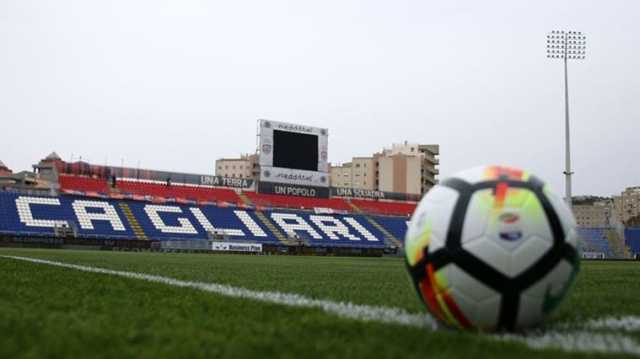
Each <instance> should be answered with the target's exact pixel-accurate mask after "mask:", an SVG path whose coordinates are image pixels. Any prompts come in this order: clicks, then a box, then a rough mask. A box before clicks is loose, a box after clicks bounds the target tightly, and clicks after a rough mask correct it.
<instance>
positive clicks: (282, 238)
mask: <svg viewBox="0 0 640 359" xmlns="http://www.w3.org/2000/svg"><path fill="white" fill-rule="evenodd" d="M255 214H256V217H258V219H259V220H260V222H262V224H264V225H265V227H267V229H268V230H269V231H271V233H273V235H274V236H275V237H276V238H277V239H278V240H279V241H280V242H282V243H284V244H286V245H292V241H290V240H289V239H288V238H287V237H286V236H285V235H284V234H283V233H282V232H281V231H280V230H279V229H278V228H276V225H275V224H273V222H271V220H270V219H269V218H267V216H266V215H265V214H264V212H262V211H258V210H256V211H255Z"/></svg>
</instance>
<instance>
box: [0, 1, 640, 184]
mask: <svg viewBox="0 0 640 359" xmlns="http://www.w3.org/2000/svg"><path fill="white" fill-rule="evenodd" d="M638 14H640V3H639V2H638V1H634V0H627V1H621V0H608V1H595V0H583V1H573V0H572V1H567V0H564V1H562V0H536V1H524V0H523V1H510V0H503V1H495V0H485V1H473V0H469V1H453V0H447V1H426V0H421V1H419V0H416V1H406V0H396V1H350V0H335V1H334V0H324V1H301V0H291V1H282V0H270V1H259V0H256V1H243V0H236V1H195V0H175V1H158V0H153V1H151V0H149V1H142V0H140V1H135V0H126V1H118V0H113V1H87V0H77V1H69V0H55V1H30V0H2V1H0V121H1V124H0V131H1V133H2V140H1V141H0V160H2V161H4V162H5V163H6V164H7V165H8V166H9V167H11V168H13V169H14V170H21V169H28V168H30V165H31V164H32V163H35V162H37V160H38V159H40V158H42V157H43V156H45V155H46V154H47V153H48V152H51V151H52V150H55V151H58V153H59V154H60V155H61V156H62V157H63V158H64V159H66V160H69V159H70V157H71V155H72V154H73V156H74V157H75V158H76V159H77V158H78V156H82V157H83V159H87V160H89V161H91V162H95V163H100V164H102V163H105V162H107V163H109V164H114V165H119V164H120V161H121V159H122V158H124V163H125V165H128V166H137V163H138V161H139V162H140V163H141V166H142V167H145V168H155V169H168V170H175V171H189V172H197V173H213V163H214V161H215V159H216V158H218V157H229V156H237V155H239V154H240V153H244V152H251V151H253V150H254V149H255V134H256V119H258V118H267V119H272V120H278V121H288V122H299V123H304V124H309V125H315V126H323V127H328V128H329V129H330V140H329V141H330V154H329V158H330V160H331V161H332V162H344V161H347V160H349V159H350V157H351V156H354V155H356V156H361V155H369V154H371V153H372V152H374V151H377V150H379V149H381V147H383V146H388V145H390V144H391V143H392V142H401V141H404V140H408V141H413V142H420V143H438V144H440V145H441V174H442V176H443V177H445V176H447V175H450V174H453V173H455V172H456V171H459V170H462V169H465V168H467V167H470V166H474V165H478V164H486V163H500V164H508V165H516V166H521V167H525V168H528V169H530V170H531V171H533V172H534V173H537V174H538V175H539V176H540V177H542V178H544V179H546V180H547V181H548V182H550V183H551V185H552V186H553V187H554V188H555V189H556V191H557V192H560V193H563V192H564V187H563V183H564V182H563V177H562V169H563V166H564V162H563V161H564V157H563V141H564V133H563V129H564V127H563V126H564V125H563V111H564V107H563V106H564V102H563V101H564V99H563V79H562V65H561V62H553V61H550V60H547V58H546V55H545V41H546V38H545V36H546V33H547V32H548V31H550V30H553V29H573V30H578V31H583V32H585V33H586V34H587V36H588V55H587V56H588V59H587V60H586V61H584V62H580V63H572V64H570V68H569V77H570V87H571V88H570V92H571V104H572V109H571V114H572V120H573V123H572V129H573V150H574V157H573V159H574V165H575V171H576V175H575V177H574V193H576V194H602V195H610V194H612V193H618V192H620V191H621V190H622V189H623V188H624V187H625V186H631V185H640V166H639V157H640V156H639V155H640V145H639V140H638V139H639V137H640V109H639V105H640V69H638V64H640V41H638V36H639V35H640V23H639V22H638Z"/></svg>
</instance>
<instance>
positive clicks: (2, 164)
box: [0, 161, 8, 169]
mask: <svg viewBox="0 0 640 359" xmlns="http://www.w3.org/2000/svg"><path fill="white" fill-rule="evenodd" d="M0 168H7V169H8V167H7V166H6V165H5V164H4V162H2V161H0Z"/></svg>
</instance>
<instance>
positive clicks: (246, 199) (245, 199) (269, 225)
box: [238, 192, 293, 245]
mask: <svg viewBox="0 0 640 359" xmlns="http://www.w3.org/2000/svg"><path fill="white" fill-rule="evenodd" d="M238 197H240V200H242V202H243V203H244V204H246V205H248V206H253V205H254V204H253V201H252V200H251V198H249V197H248V196H247V195H246V194H244V192H239V193H238ZM255 214H256V217H258V219H259V220H260V222H262V224H264V225H265V227H267V229H269V230H270V231H271V233H273V235H274V236H276V238H277V239H278V240H279V241H280V242H282V243H284V244H286V245H292V244H293V243H292V242H291V241H290V240H289V239H288V238H287V237H286V236H285V235H284V234H283V233H282V232H281V231H280V230H279V229H278V228H277V227H276V226H275V224H273V222H271V220H270V219H269V218H267V216H265V214H264V213H263V212H262V211H260V210H258V209H257V208H256V211H255Z"/></svg>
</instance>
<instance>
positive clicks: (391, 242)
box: [347, 200, 403, 248]
mask: <svg viewBox="0 0 640 359" xmlns="http://www.w3.org/2000/svg"><path fill="white" fill-rule="evenodd" d="M347 203H348V204H349V205H350V206H351V208H353V210H354V211H355V212H356V213H358V214H361V215H362V216H363V217H364V218H365V219H366V220H367V222H369V224H371V225H372V226H373V227H375V229H377V230H378V231H380V233H382V235H383V236H384V241H385V243H386V244H387V245H388V246H395V247H398V248H402V247H403V246H402V242H401V241H399V240H398V238H396V237H395V236H394V235H393V234H391V232H389V231H387V230H386V229H385V228H384V227H383V226H381V225H380V223H378V222H376V221H375V220H374V219H373V218H371V217H369V216H368V215H367V214H366V213H364V212H363V211H362V210H361V209H360V208H359V207H358V206H356V205H355V204H354V203H352V202H351V201H349V200H347Z"/></svg>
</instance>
